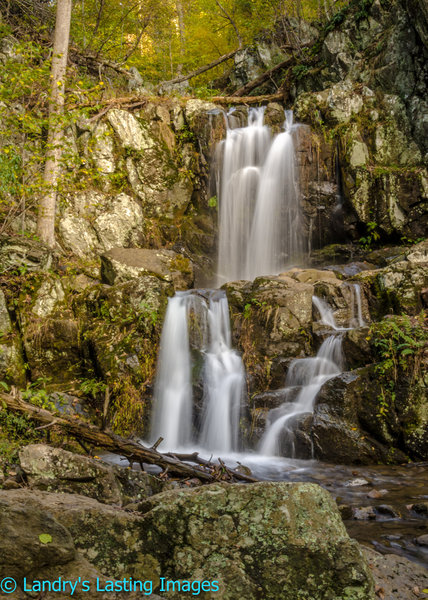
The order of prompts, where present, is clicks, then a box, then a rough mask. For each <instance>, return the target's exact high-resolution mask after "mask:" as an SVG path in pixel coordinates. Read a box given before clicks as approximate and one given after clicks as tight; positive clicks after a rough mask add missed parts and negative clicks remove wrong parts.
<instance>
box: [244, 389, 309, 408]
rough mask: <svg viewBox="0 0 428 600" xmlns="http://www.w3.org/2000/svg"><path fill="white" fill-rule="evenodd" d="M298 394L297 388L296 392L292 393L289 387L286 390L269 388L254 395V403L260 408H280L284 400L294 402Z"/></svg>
mask: <svg viewBox="0 0 428 600" xmlns="http://www.w3.org/2000/svg"><path fill="white" fill-rule="evenodd" d="M297 394H298V389H297V388H296V390H295V394H292V393H291V394H290V391H289V389H287V391H284V389H279V390H269V391H267V392H262V393H261V394H256V395H255V396H253V398H252V404H253V406H254V407H255V408H258V409H268V410H271V409H273V408H278V407H279V406H281V405H282V404H284V402H293V400H294V399H295V397H296V395H297Z"/></svg>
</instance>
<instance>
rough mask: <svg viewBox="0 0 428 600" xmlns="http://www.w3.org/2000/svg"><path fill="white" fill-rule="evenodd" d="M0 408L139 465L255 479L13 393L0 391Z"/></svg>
mask: <svg viewBox="0 0 428 600" xmlns="http://www.w3.org/2000/svg"><path fill="white" fill-rule="evenodd" d="M2 405H3V407H2ZM2 408H7V409H8V410H12V411H14V412H19V413H22V414H25V415H27V416H28V417H29V418H30V419H33V420H35V421H38V422H39V423H42V426H41V427H40V429H47V428H48V427H59V428H61V429H62V430H63V431H65V432H67V433H68V434H70V435H72V436H73V437H75V438H76V440H77V441H78V442H80V443H83V444H85V443H88V444H91V445H92V446H96V447H98V448H103V449H105V450H108V451H110V452H115V453H116V454H119V455H121V456H125V457H126V458H127V459H128V460H129V461H130V462H136V463H139V464H140V465H142V464H143V463H147V464H151V465H158V466H160V467H162V468H163V469H165V471H167V472H168V473H170V474H171V475H175V476H178V477H197V478H198V479H200V480H201V481H203V482H206V483H213V482H215V481H231V482H232V481H245V482H249V483H252V482H255V481H257V479H256V478H255V477H252V476H251V475H247V474H246V473H241V472H240V471H236V470H234V469H229V468H228V467H227V466H226V465H224V463H223V462H222V461H221V459H219V464H216V463H213V462H211V461H209V460H205V459H203V458H202V457H200V456H199V455H198V453H197V452H194V453H193V454H186V455H175V454H172V453H169V454H161V453H160V452H158V451H157V449H156V448H157V445H158V444H159V443H160V441H161V440H162V438H160V440H158V442H157V443H156V444H155V445H154V446H152V447H151V448H147V447H145V446H143V445H142V444H139V443H137V442H134V441H133V440H128V439H125V438H123V437H120V436H119V435H115V434H114V433H111V432H109V431H102V430H101V429H99V428H98V427H96V426H95V425H92V424H90V423H85V422H83V421H81V420H80V419H78V418H72V417H68V416H66V415H53V414H52V413H51V412H49V411H47V410H45V409H44V408H39V407H37V406H34V405H33V404H29V403H28V402H24V401H22V400H20V399H19V397H17V396H14V395H12V394H4V393H2V392H0V411H1V409H2ZM189 462H193V463H195V465H194V466H192V465H190V464H189Z"/></svg>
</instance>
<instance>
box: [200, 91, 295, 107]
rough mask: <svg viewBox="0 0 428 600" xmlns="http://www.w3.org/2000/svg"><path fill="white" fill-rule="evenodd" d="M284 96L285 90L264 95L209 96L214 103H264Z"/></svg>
mask: <svg viewBox="0 0 428 600" xmlns="http://www.w3.org/2000/svg"><path fill="white" fill-rule="evenodd" d="M283 97H284V93H283V92H277V93H276V94H265V95H264V96H245V97H243V96H240V97H237V96H214V97H213V98H209V102H214V104H264V103H265V102H273V101H274V100H281V99H282V98H283Z"/></svg>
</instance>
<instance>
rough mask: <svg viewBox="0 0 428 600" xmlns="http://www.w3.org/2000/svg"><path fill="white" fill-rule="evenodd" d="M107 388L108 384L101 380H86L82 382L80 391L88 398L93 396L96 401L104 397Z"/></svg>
mask: <svg viewBox="0 0 428 600" xmlns="http://www.w3.org/2000/svg"><path fill="white" fill-rule="evenodd" d="M106 388H107V384H106V383H105V382H104V381H100V380H99V379H84V380H83V381H81V382H80V391H81V392H83V393H84V394H85V395H86V396H91V397H92V398H93V399H94V400H97V399H98V398H99V396H100V395H103V394H104V392H105V391H106Z"/></svg>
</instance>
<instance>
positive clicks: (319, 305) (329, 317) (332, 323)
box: [312, 296, 340, 331]
mask: <svg viewBox="0 0 428 600" xmlns="http://www.w3.org/2000/svg"><path fill="white" fill-rule="evenodd" d="M312 302H313V305H314V306H315V308H316V309H317V310H318V312H319V314H320V317H321V318H320V323H322V324H323V325H327V327H331V328H332V329H334V330H335V331H338V330H339V329H340V327H338V326H337V325H336V319H335V318H334V314H333V310H332V309H331V307H330V306H329V305H328V304H327V302H325V301H324V300H322V298H318V296H312Z"/></svg>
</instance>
